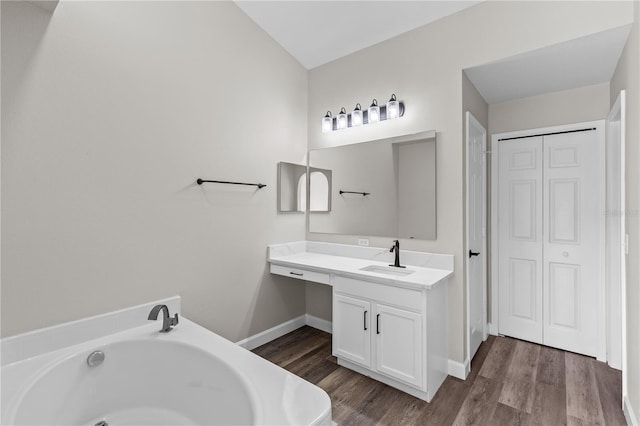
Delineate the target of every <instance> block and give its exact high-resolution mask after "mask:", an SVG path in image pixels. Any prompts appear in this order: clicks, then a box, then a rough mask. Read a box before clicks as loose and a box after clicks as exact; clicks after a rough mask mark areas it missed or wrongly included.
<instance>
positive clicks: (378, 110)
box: [322, 93, 404, 133]
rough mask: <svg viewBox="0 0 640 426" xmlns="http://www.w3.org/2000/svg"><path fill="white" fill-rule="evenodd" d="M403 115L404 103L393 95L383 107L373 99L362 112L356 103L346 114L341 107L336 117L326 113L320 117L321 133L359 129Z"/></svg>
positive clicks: (329, 112) (328, 112)
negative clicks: (352, 128) (351, 128)
mask: <svg viewBox="0 0 640 426" xmlns="http://www.w3.org/2000/svg"><path fill="white" fill-rule="evenodd" d="M403 115H404V103H402V102H400V101H398V100H397V99H396V95H395V93H394V94H392V95H391V98H390V99H389V102H387V103H386V104H385V105H383V106H379V105H378V100H377V99H374V100H373V102H371V106H370V107H369V108H367V109H366V110H364V111H363V110H362V106H361V105H360V104H359V103H357V104H356V107H355V108H354V109H353V111H351V113H350V114H348V113H347V111H346V109H345V108H344V107H342V108H341V109H340V112H339V113H338V115H337V116H336V117H333V116H332V114H331V111H327V113H326V114H325V116H324V117H322V133H329V132H331V131H333V130H342V129H346V128H349V127H359V126H362V125H365V124H369V123H376V122H378V121H384V120H391V119H393V118H398V117H402V116H403Z"/></svg>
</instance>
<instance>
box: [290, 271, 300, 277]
mask: <svg viewBox="0 0 640 426" xmlns="http://www.w3.org/2000/svg"><path fill="white" fill-rule="evenodd" d="M289 273H290V274H291V275H295V276H296V277H301V276H302V272H289Z"/></svg>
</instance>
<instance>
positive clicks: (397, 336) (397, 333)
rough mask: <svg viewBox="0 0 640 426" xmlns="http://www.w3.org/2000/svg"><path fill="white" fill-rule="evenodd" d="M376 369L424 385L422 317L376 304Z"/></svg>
mask: <svg viewBox="0 0 640 426" xmlns="http://www.w3.org/2000/svg"><path fill="white" fill-rule="evenodd" d="M374 327H375V333H376V334H375V338H376V339H377V340H376V349H377V351H376V369H377V370H378V371H379V372H380V373H382V374H385V375H387V376H390V377H393V378H395V379H398V380H401V381H403V382H405V383H408V384H411V385H414V386H417V387H422V364H423V361H424V359H423V356H422V341H423V338H422V316H421V315H419V314H416V313H414V312H409V311H405V310H402V309H396V308H392V307H390V306H385V305H380V304H378V305H376V320H375V324H374Z"/></svg>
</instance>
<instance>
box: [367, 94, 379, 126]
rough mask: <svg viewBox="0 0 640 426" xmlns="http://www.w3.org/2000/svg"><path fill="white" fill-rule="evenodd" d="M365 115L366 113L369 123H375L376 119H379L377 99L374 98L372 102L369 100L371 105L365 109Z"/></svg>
mask: <svg viewBox="0 0 640 426" xmlns="http://www.w3.org/2000/svg"><path fill="white" fill-rule="evenodd" d="M367 115H368V119H369V120H368V122H369V123H375V122H377V121H380V107H379V106H378V100H377V99H374V100H373V102H371V106H370V107H369V110H368V111H367Z"/></svg>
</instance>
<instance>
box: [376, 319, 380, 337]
mask: <svg viewBox="0 0 640 426" xmlns="http://www.w3.org/2000/svg"><path fill="white" fill-rule="evenodd" d="M376 334H380V314H378V315H376Z"/></svg>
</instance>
